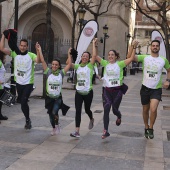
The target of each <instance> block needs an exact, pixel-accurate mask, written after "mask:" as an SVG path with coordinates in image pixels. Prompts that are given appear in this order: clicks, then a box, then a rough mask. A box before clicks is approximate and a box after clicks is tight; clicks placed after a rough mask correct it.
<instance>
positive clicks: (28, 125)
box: [24, 120, 32, 129]
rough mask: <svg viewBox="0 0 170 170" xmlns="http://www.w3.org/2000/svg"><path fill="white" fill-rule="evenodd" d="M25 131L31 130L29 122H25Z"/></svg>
mask: <svg viewBox="0 0 170 170" xmlns="http://www.w3.org/2000/svg"><path fill="white" fill-rule="evenodd" d="M24 128H25V129H31V128H32V125H31V120H27V121H26V124H25V127H24Z"/></svg>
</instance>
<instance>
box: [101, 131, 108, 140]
mask: <svg viewBox="0 0 170 170" xmlns="http://www.w3.org/2000/svg"><path fill="white" fill-rule="evenodd" d="M109 136H110V133H109V132H108V131H107V130H103V135H102V136H101V137H102V139H105V138H107V137H109Z"/></svg>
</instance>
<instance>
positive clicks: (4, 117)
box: [0, 115, 8, 120]
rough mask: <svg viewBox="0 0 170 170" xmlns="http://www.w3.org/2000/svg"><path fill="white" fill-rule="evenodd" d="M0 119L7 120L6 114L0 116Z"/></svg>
mask: <svg viewBox="0 0 170 170" xmlns="http://www.w3.org/2000/svg"><path fill="white" fill-rule="evenodd" d="M0 120H8V117H7V116H3V115H2V116H0Z"/></svg>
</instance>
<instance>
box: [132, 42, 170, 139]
mask: <svg viewBox="0 0 170 170" xmlns="http://www.w3.org/2000/svg"><path fill="white" fill-rule="evenodd" d="M150 48H151V54H150V55H137V56H135V59H134V60H135V61H137V62H142V67H143V81H142V87H141V90H140V95H141V103H142V105H143V120H144V124H145V137H146V138H149V139H153V138H154V133H153V132H154V130H153V126H154V123H155V120H156V117H157V108H158V105H159V102H160V101H161V96H162V70H163V68H165V69H166V70H167V79H166V81H165V82H164V84H163V87H164V88H168V86H169V83H170V65H169V61H168V60H167V59H166V58H164V57H162V56H159V50H160V41H158V40H153V41H152V42H151V47H150ZM149 112H150V116H149ZM149 117H150V121H149Z"/></svg>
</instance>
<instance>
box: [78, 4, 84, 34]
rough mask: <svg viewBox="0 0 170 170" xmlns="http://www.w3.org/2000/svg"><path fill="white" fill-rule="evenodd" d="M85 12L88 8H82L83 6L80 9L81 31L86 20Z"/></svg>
mask: <svg viewBox="0 0 170 170" xmlns="http://www.w3.org/2000/svg"><path fill="white" fill-rule="evenodd" d="M85 13H86V10H85V9H84V8H82V7H81V8H80V9H79V10H78V14H79V23H80V31H81V28H82V25H83V24H84V21H85V20H84V16H85Z"/></svg>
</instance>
